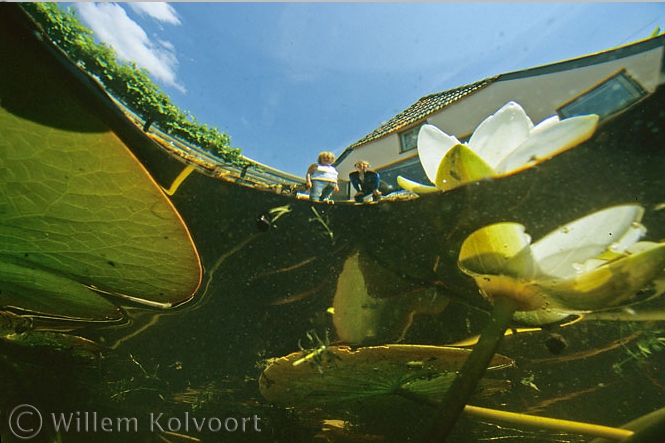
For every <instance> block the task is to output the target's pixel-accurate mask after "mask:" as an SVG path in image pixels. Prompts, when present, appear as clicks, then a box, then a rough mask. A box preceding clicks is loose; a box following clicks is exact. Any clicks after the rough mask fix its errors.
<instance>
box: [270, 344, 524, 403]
mask: <svg viewBox="0 0 665 443" xmlns="http://www.w3.org/2000/svg"><path fill="white" fill-rule="evenodd" d="M328 351H329V353H327V355H325V354H323V355H322V357H323V358H322V361H321V362H320V364H314V363H312V364H299V365H295V366H294V362H296V361H297V360H299V359H301V358H302V357H303V353H302V352H294V353H292V354H289V355H287V356H285V357H281V358H278V359H276V360H275V361H273V362H272V364H270V366H268V367H267V368H266V369H265V370H264V371H263V373H262V374H261V377H260V378H259V388H260V389H261V394H262V395H263V396H264V397H265V398H266V399H268V400H269V401H271V402H273V403H276V404H279V405H281V406H287V407H289V406H290V407H297V408H313V407H319V408H322V407H325V406H331V407H332V408H339V407H343V406H357V405H359V404H361V402H362V401H363V400H376V399H377V398H385V399H386V400H389V399H390V398H391V397H393V398H394V397H395V396H397V395H400V394H401V395H405V396H409V395H413V396H416V397H422V398H424V399H426V400H428V401H437V400H439V399H440V398H441V397H442V396H443V393H444V392H445V391H446V389H447V388H448V386H449V385H450V383H451V382H452V380H453V379H454V378H455V375H456V371H457V370H459V369H460V368H461V367H462V365H463V364H464V362H465V361H466V359H467V357H468V356H469V354H470V353H471V351H470V350H468V349H464V348H454V347H442V346H426V345H397V344H390V345H384V346H371V347H364V348H358V349H356V350H352V349H351V348H349V347H347V346H331V347H329V348H328ZM512 363H513V362H512V360H511V359H510V358H508V357H504V356H501V355H496V356H495V357H494V358H493V360H492V362H491V364H490V368H489V369H500V368H506V367H509V366H511V365H512ZM487 385H489V386H494V387H495V388H496V387H499V388H501V387H504V388H505V387H507V384H506V383H505V382H503V381H491V380H490V381H488V382H487ZM487 385H486V386H487ZM490 391H491V389H490Z"/></svg>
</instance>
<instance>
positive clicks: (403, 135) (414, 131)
mask: <svg viewBox="0 0 665 443" xmlns="http://www.w3.org/2000/svg"><path fill="white" fill-rule="evenodd" d="M421 126H422V124H420V125H418V126H414V127H413V128H411V129H407V130H406V131H404V132H400V134H399V141H400V151H399V152H406V151H410V150H412V149H416V148H417V147H418V131H420V127H421Z"/></svg>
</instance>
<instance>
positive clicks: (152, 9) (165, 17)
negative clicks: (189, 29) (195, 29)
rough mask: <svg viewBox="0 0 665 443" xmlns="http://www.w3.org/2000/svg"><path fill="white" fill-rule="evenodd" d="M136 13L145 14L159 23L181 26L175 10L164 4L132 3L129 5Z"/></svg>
mask: <svg viewBox="0 0 665 443" xmlns="http://www.w3.org/2000/svg"><path fill="white" fill-rule="evenodd" d="M127 4H128V5H129V7H130V8H132V9H133V10H134V12H136V13H138V14H145V15H148V16H150V17H152V18H154V19H155V20H157V21H160V22H163V23H168V24H170V25H179V24H180V19H179V18H178V14H177V13H176V11H175V9H173V7H172V6H171V5H169V4H168V3H164V2H130V3H127Z"/></svg>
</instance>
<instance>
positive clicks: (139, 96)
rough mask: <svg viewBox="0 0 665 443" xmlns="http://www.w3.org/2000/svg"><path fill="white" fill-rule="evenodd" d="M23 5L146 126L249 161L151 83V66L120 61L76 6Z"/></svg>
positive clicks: (240, 161) (227, 139)
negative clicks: (87, 25) (80, 18)
mask: <svg viewBox="0 0 665 443" xmlns="http://www.w3.org/2000/svg"><path fill="white" fill-rule="evenodd" d="M22 6H23V8H24V9H25V10H26V11H27V12H28V13H29V14H30V15H31V16H32V18H33V19H34V20H35V21H36V22H37V23H39V25H40V26H41V27H42V29H43V30H44V32H45V33H46V34H47V35H48V36H49V38H50V39H51V41H53V43H55V44H56V45H57V46H58V47H60V48H61V49H62V50H63V51H64V52H65V53H66V54H67V55H68V56H69V58H70V59H72V61H73V62H74V63H76V65H77V66H79V67H80V68H81V69H83V70H85V71H86V72H87V73H89V74H90V75H92V76H94V77H96V78H97V79H98V80H99V81H100V82H101V83H102V85H103V86H104V88H105V89H106V90H107V91H108V92H109V93H110V94H112V95H113V96H114V97H116V98H117V99H118V100H120V101H121V102H122V103H123V104H125V105H126V106H127V107H128V108H130V109H131V110H132V111H134V112H135V113H136V114H137V115H139V117H141V118H142V119H143V121H144V125H143V130H144V131H146V132H147V131H148V130H149V129H150V127H151V126H152V125H155V126H158V127H159V128H160V129H162V130H163V131H165V132H167V133H168V134H170V135H172V136H175V137H178V138H180V139H182V140H184V141H185V142H188V143H190V144H192V145H195V146H198V147H200V148H202V149H204V150H206V151H209V152H211V153H212V154H214V155H215V156H217V157H219V158H220V159H222V160H223V161H226V162H229V163H231V164H235V165H238V166H246V165H247V164H248V162H247V161H246V160H245V159H244V158H243V157H242V156H241V155H240V149H239V148H233V147H231V138H230V137H229V136H228V135H227V134H226V133H225V132H220V130H219V129H218V128H216V127H214V126H209V125H207V124H202V123H199V122H198V120H197V119H196V117H195V116H193V115H192V114H191V113H190V112H188V111H183V110H181V109H180V108H178V107H177V106H176V105H174V104H173V103H172V102H171V99H170V97H169V96H168V95H167V94H165V93H164V92H163V91H162V90H161V88H160V87H159V86H157V85H156V84H154V83H153V82H152V80H151V79H150V76H149V72H148V70H146V69H145V68H139V67H137V66H136V63H134V62H133V61H130V62H120V61H118V58H117V56H116V53H115V51H114V50H113V49H112V48H110V47H108V46H107V45H105V44H104V43H97V42H96V41H95V40H94V37H93V33H92V31H91V30H90V29H88V28H87V27H86V26H85V25H84V24H83V23H81V21H80V20H79V19H78V17H77V16H76V13H75V11H74V10H73V9H72V8H68V9H67V10H64V9H62V8H61V7H60V6H58V4H57V3H34V2H33V3H24V4H23V5H22Z"/></svg>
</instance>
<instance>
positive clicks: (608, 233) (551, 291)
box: [430, 205, 665, 441]
mask: <svg viewBox="0 0 665 443" xmlns="http://www.w3.org/2000/svg"><path fill="white" fill-rule="evenodd" d="M643 212H644V210H643V208H642V207H641V206H639V205H621V206H614V207H610V208H606V209H603V210H600V211H597V212H594V213H592V214H590V215H588V216H586V217H583V218H580V219H578V220H575V221H573V222H571V223H569V224H567V225H565V226H562V227H561V228H559V229H557V230H555V231H553V232H551V233H550V234H548V235H546V236H545V237H543V238H542V239H541V240H539V241H537V242H536V243H534V244H531V238H530V237H529V235H527V234H526V233H525V228H524V227H523V226H522V225H520V224H517V223H497V224H493V225H490V226H486V227H483V228H481V229H479V230H477V231H475V232H474V233H472V234H471V235H469V236H468V237H467V238H466V240H465V241H464V243H463V244H462V247H461V250H460V254H459V261H458V264H459V267H460V269H461V270H462V272H464V273H465V274H467V275H469V276H471V277H473V279H474V280H475V281H476V284H477V285H478V287H479V289H480V292H481V294H482V295H483V296H484V297H486V298H487V299H488V300H489V301H491V302H492V303H493V306H494V307H493V311H492V316H491V318H490V321H489V322H488V324H487V326H486V328H485V330H483V332H482V334H481V336H480V340H479V341H478V343H477V344H476V345H475V346H474V349H473V352H472V354H471V355H470V356H469V358H468V359H467V361H466V362H465V365H464V367H463V368H462V369H461V370H460V372H459V375H458V377H456V379H455V380H454V381H453V383H452V385H451V388H450V389H449V390H448V392H446V396H445V398H444V401H443V402H442V404H441V407H440V408H439V413H438V417H437V419H436V421H435V425H434V426H433V428H432V430H431V433H430V440H431V441H443V440H445V438H446V436H447V435H448V434H449V433H450V431H451V430H452V427H453V426H454V424H455V422H456V420H457V417H458V416H459V414H461V412H462V411H463V409H464V406H465V405H466V403H467V401H468V399H469V398H470V396H471V394H472V393H473V391H474V389H475V386H476V384H477V383H478V381H479V380H480V378H481V377H482V375H483V373H484V372H485V367H486V366H487V365H488V363H489V361H490V359H491V358H492V356H493V355H494V352H495V351H496V349H497V347H498V346H499V343H500V341H501V338H502V337H503V335H504V333H505V330H506V329H507V327H508V326H509V324H510V322H511V320H512V318H513V315H514V313H515V312H516V311H539V310H544V311H554V312H560V313H571V312H580V311H584V312H586V311H591V310H599V309H604V308H608V307H612V306H617V305H620V304H622V303H625V302H629V301H631V298H632V297H633V296H634V295H635V294H636V293H637V292H639V291H640V290H641V289H642V288H644V287H645V286H647V285H649V284H650V283H651V282H652V281H653V280H654V279H656V278H658V277H659V276H662V273H663V267H664V266H665V243H655V242H648V241H638V240H639V239H640V237H642V236H643V235H644V234H645V233H646V229H645V228H644V226H642V225H641V224H640V220H641V218H642V214H643Z"/></svg>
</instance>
